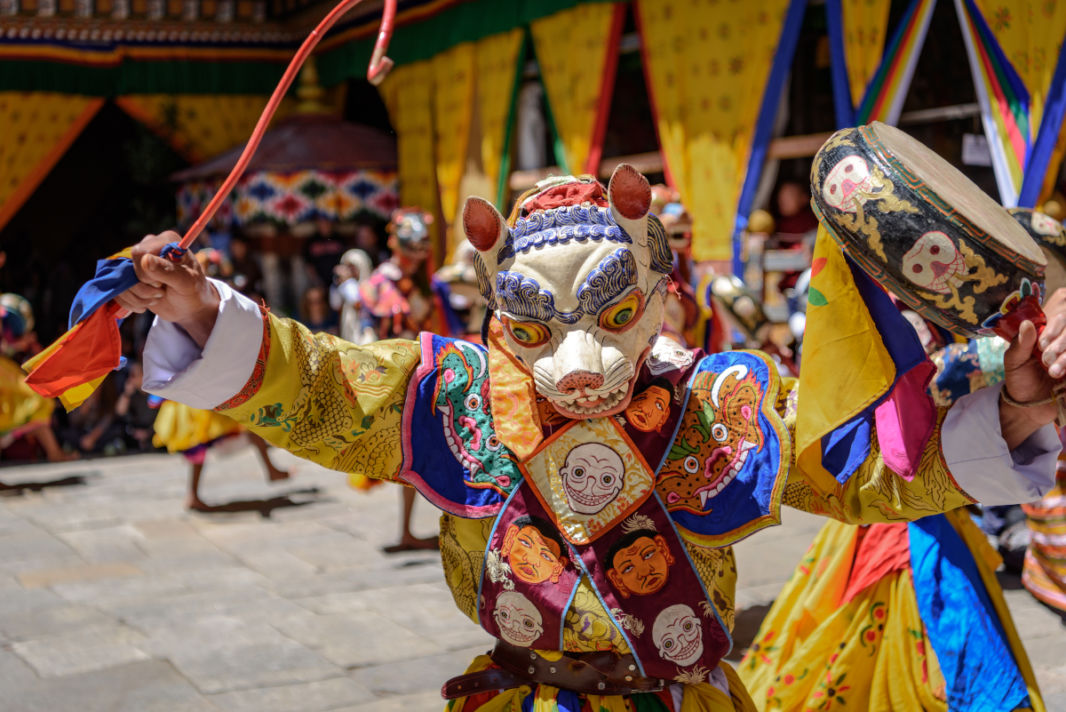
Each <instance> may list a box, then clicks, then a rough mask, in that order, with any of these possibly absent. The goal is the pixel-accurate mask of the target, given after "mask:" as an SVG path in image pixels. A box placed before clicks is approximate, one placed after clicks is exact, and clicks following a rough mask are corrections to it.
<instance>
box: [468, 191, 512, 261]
mask: <svg viewBox="0 0 1066 712" xmlns="http://www.w3.org/2000/svg"><path fill="white" fill-rule="evenodd" d="M463 232H464V233H466V239H468V240H470V244H471V245H473V246H474V248H475V249H476V250H477V251H478V252H480V253H481V254H482V256H483V257H484V258H485V262H486V264H487V265H489V266H490V269H492V268H494V267H495V265H496V253H497V252H498V251H499V249H500V248H501V247H502V246H503V244H504V243H505V242H506V240H505V238H506V237H507V235H508V232H509V229H508V227H507V223H506V221H504V219H503V216H502V215H500V211H498V210H497V209H496V208H495V207H493V205H492V203H490V202H488V201H487V200H484V199H482V198H477V197H469V198H467V199H466V202H465V203H464V204H463ZM492 271H495V269H492Z"/></svg>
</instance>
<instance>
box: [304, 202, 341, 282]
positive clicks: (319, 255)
mask: <svg viewBox="0 0 1066 712" xmlns="http://www.w3.org/2000/svg"><path fill="white" fill-rule="evenodd" d="M344 250H345V244H344V243H343V242H342V241H341V240H340V239H338V238H337V236H336V235H335V234H333V222H332V221H331V220H330V219H329V218H328V217H327V216H326V215H324V214H321V213H320V214H319V215H318V216H317V217H316V218H315V234H313V235H312V236H311V237H309V238H307V239H306V240H304V244H303V256H304V260H306V261H307V264H308V266H309V267H310V272H311V274H312V276H313V277H314V278H315V281H316V282H317V283H318V284H320V285H322V286H323V287H325V286H328V285H330V284H333V268H334V267H335V266H336V265H337V263H338V262H339V261H340V258H341V255H342V254H344Z"/></svg>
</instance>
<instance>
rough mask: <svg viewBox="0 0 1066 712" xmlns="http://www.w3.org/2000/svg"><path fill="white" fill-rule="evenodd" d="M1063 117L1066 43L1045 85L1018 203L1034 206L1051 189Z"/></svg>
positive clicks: (1065, 107) (1065, 108)
mask: <svg viewBox="0 0 1066 712" xmlns="http://www.w3.org/2000/svg"><path fill="white" fill-rule="evenodd" d="M1064 120H1066V42H1063V43H1062V47H1061V48H1060V49H1059V57H1058V62H1057V64H1056V65H1055V75H1054V77H1053V78H1052V80H1051V86H1050V87H1048V94H1047V96H1046V97H1045V102H1044V115H1043V117H1042V118H1041V119H1040V130H1039V131H1038V132H1037V135H1036V140H1035V142H1034V143H1033V148H1032V150H1031V151H1030V152H1029V161H1028V162H1027V163H1026V166H1025V178H1024V180H1023V181H1022V190H1021V195H1020V196H1019V198H1018V205H1021V206H1023V207H1026V208H1035V207H1036V206H1037V205H1038V204H1041V203H1042V202H1043V201H1044V200H1046V199H1047V197H1048V196H1049V195H1051V192H1052V191H1053V190H1054V189H1055V181H1056V179H1057V178H1058V174H1059V167H1060V166H1061V165H1062V155H1063V150H1062V149H1063V141H1064V136H1063V131H1062V128H1063V122H1064Z"/></svg>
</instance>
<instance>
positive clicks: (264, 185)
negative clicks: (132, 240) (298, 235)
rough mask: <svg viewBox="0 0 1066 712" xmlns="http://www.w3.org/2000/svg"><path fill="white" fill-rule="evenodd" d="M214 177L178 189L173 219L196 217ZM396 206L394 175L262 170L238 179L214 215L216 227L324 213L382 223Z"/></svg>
mask: <svg viewBox="0 0 1066 712" xmlns="http://www.w3.org/2000/svg"><path fill="white" fill-rule="evenodd" d="M218 185H219V181H194V182H189V183H186V184H184V185H183V186H182V187H181V189H180V190H179V191H178V223H179V224H181V225H188V224H189V223H191V222H192V221H193V220H195V219H196V218H198V217H199V216H200V213H201V212H202V211H203V209H204V208H205V207H206V206H207V202H208V201H209V200H210V199H211V196H213V195H214V194H215V193H216V192H217V191H218ZM398 205H399V201H398V199H397V191H396V174H395V173H392V172H387V171H372V170H352V171H320V170H303V171H290V172H287V173H275V172H267V171H262V172H259V173H252V174H250V175H247V176H245V177H244V178H242V179H241V182H240V183H238V184H237V187H236V188H235V189H234V190H233V193H232V194H231V198H230V199H229V200H227V201H226V202H225V203H223V205H222V207H221V208H219V211H218V212H217V213H216V214H215V220H214V221H213V222H214V224H216V225H218V226H220V227H239V228H249V227H252V226H254V225H256V224H263V223H268V224H270V225H273V226H275V227H279V228H288V229H291V228H292V227H293V226H294V225H298V224H300V223H309V222H313V221H314V220H315V219H316V218H318V217H325V218H327V219H329V220H330V221H331V222H336V223H346V222H354V221H355V220H357V219H359V218H364V217H369V218H373V219H376V220H382V221H387V220H388V219H389V218H390V217H391V216H392V211H393V210H395V209H396V208H397V207H398Z"/></svg>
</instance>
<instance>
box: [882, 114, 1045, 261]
mask: <svg viewBox="0 0 1066 712" xmlns="http://www.w3.org/2000/svg"><path fill="white" fill-rule="evenodd" d="M869 129H870V131H871V133H872V134H873V135H874V136H876V137H877V140H878V142H879V143H880V144H881V146H882V147H883V148H884V150H885V151H887V152H888V153H890V154H891V155H893V156H895V157H896V158H898V159H899V160H900V161H901V162H903V163H904V164H906V165H907V166H909V167H910V168H911V169H912V170H913V171H914V172H915V173H917V174H918V175H920V176H921V177H922V181H923V182H924V183H925V184H926V185H927V186H928V187H929V189H930V190H932V191H933V192H934V193H936V194H937V195H938V196H940V198H941V199H942V200H943V201H944V202H945V203H947V204H948V205H950V206H952V207H953V208H954V209H955V210H956V211H957V212H958V213H959V214H960V215H961V216H963V217H965V218H966V219H967V220H969V221H970V222H971V223H973V224H974V225H976V226H977V227H978V228H979V229H980V230H981V231H983V232H985V233H987V234H988V235H989V236H990V237H991V238H992V239H993V240H996V241H998V242H1000V243H1002V244H1003V245H1004V247H1005V248H1006V249H1007V250H1009V251H1011V252H1013V253H1015V254H1017V255H1019V256H1021V257H1023V258H1025V259H1027V260H1029V261H1030V262H1034V263H1036V264H1038V265H1043V264H1044V263H1045V260H1044V254H1043V252H1042V251H1041V250H1040V247H1039V245H1037V244H1036V242H1034V241H1033V238H1031V237H1030V236H1029V234H1028V233H1027V232H1026V231H1025V230H1024V229H1021V226H1020V225H1018V223H1017V221H1016V220H1014V218H1012V217H1011V216H1010V214H1009V213H1008V212H1007V211H1006V210H1004V209H1003V206H1002V205H1000V204H999V203H997V202H996V201H995V200H993V199H992V197H991V196H989V195H988V193H986V192H984V191H983V190H981V189H980V188H979V187H977V185H976V184H974V182H973V181H971V180H970V179H969V178H967V177H966V176H965V175H964V174H963V173H962V171H960V170H959V169H958V168H956V167H955V166H953V165H951V164H950V163H948V162H947V161H946V160H944V159H943V158H941V157H940V156H939V155H937V154H936V153H934V152H933V151H932V149H930V148H929V147H928V146H926V145H925V144H923V143H921V142H920V141H917V140H916V139H914V138H912V137H911V136H909V135H908V134H905V133H903V132H902V131H900V130H899V129H897V128H896V127H894V126H889V125H888V124H883V123H881V122H880V121H875V122H873V123H872V124H870V126H869Z"/></svg>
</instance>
